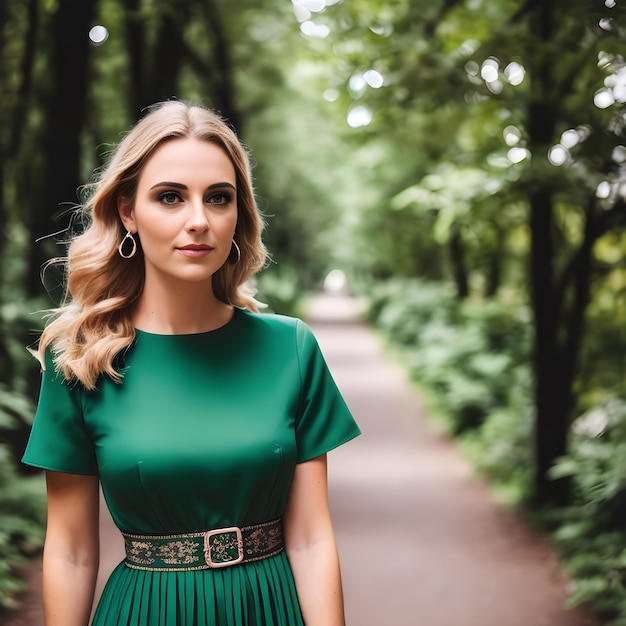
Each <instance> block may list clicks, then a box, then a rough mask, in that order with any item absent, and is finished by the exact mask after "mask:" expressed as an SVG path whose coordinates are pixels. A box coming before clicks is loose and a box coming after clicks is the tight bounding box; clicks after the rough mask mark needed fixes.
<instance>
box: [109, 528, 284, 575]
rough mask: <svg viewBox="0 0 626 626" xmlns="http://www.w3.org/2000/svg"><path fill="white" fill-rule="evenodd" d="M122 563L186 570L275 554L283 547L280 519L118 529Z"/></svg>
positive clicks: (155, 569)
mask: <svg viewBox="0 0 626 626" xmlns="http://www.w3.org/2000/svg"><path fill="white" fill-rule="evenodd" d="M122 535H123V536H124V547H125V548H126V559H125V561H124V562H125V564H126V566H127V567H130V568H132V569H140V570H147V571H153V572H189V571H193V570H201V569H214V568H219V567H228V566H230V565H236V564H237V563H249V562H250V561H258V560H260V559H267V558H268V557H270V556H275V555H276V554H279V553H280V552H282V551H283V550H284V547H285V545H284V541H283V524H282V519H281V518H280V517H279V518H277V519H274V520H271V521H269V522H263V523H261V524H252V525H251V526H242V527H241V528H239V527H237V526H231V527H229V528H217V529H216V530H207V531H204V532H195V533H185V534H180V535H133V534H130V533H125V532H122Z"/></svg>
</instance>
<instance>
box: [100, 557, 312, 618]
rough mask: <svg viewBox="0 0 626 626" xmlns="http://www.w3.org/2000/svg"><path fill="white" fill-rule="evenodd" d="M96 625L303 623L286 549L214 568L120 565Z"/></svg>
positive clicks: (111, 578)
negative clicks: (147, 568) (161, 569)
mask: <svg viewBox="0 0 626 626" xmlns="http://www.w3.org/2000/svg"><path fill="white" fill-rule="evenodd" d="M92 626H304V621H303V619H302V614H301V612H300V605H299V603H298V596H297V594H296V587H295V583H294V579H293V574H292V571H291V567H290V565H289V561H288V560H287V556H286V555H285V553H284V552H283V553H281V554H279V555H277V556H274V557H270V558H268V559H263V560H261V561H254V562H252V563H245V564H242V565H235V566H232V567H225V568H222V569H215V570H199V571H193V572H147V571H142V570H135V569H130V568H128V567H126V566H125V565H124V564H123V563H121V564H120V565H118V566H117V567H116V568H115V570H114V571H113V573H112V574H111V577H110V578H109V580H108V581H107V584H106V586H105V588H104V591H103V592H102V597H101V599H100V602H99V603H98V607H97V609H96V612H95V615H94V619H93V622H92Z"/></svg>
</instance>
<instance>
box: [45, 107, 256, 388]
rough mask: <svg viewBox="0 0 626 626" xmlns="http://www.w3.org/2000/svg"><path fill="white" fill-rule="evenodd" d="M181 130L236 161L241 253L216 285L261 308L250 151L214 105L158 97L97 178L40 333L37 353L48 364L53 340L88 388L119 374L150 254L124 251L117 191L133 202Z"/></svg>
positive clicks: (59, 365)
mask: <svg viewBox="0 0 626 626" xmlns="http://www.w3.org/2000/svg"><path fill="white" fill-rule="evenodd" d="M176 138H194V139H199V140H202V141H208V142H211V143H214V144H216V145H218V146H220V147H221V148H222V149H223V150H224V152H225V153H226V154H227V156H228V157H229V159H230V160H231V162H232V164H233V166H234V168H235V173H236V182H237V210H238V216H237V228H236V235H235V239H236V241H237V245H238V247H239V251H240V253H239V258H238V260H237V254H236V252H235V253H234V257H235V258H234V259H230V257H229V260H228V261H227V262H226V263H225V264H224V265H223V266H222V267H221V268H220V269H219V270H218V271H217V272H216V273H215V274H214V276H213V290H214V293H215V295H216V297H217V298H218V299H219V300H221V301H222V302H225V303H227V304H232V305H235V306H238V307H242V308H247V309H249V310H251V311H255V312H256V311H258V309H257V303H256V301H255V300H254V298H253V292H252V290H251V289H250V288H249V287H247V286H246V284H245V283H246V281H247V280H249V279H250V278H251V277H252V276H254V274H256V273H257V272H258V271H259V270H260V269H262V268H263V266H264V264H265V260H266V251H265V247H264V245H263V242H262V241H261V232H262V230H263V221H262V219H261V216H260V214H259V211H258V208H257V205H256V201H255V198H254V190H253V187H252V176H251V172H250V163H249V159H248V154H247V152H246V150H245V148H244V147H243V146H242V144H241V143H240V141H239V139H238V138H237V136H236V134H235V132H234V131H233V130H231V128H230V127H229V126H228V125H227V124H226V123H225V122H224V120H223V119H222V118H221V117H219V116H218V115H217V114H216V113H214V112H212V111H210V110H208V109H205V108H203V107H199V106H189V105H186V104H184V103H182V102H179V101H172V102H164V103H160V104H157V105H155V106H154V107H152V108H151V110H150V112H149V113H148V114H147V115H146V116H145V117H144V118H143V119H141V121H139V122H138V123H137V124H136V125H135V127H134V128H133V129H131V130H130V132H129V133H128V134H127V135H126V136H125V137H124V139H123V140H122V141H121V142H120V143H119V145H118V146H117V148H116V149H115V150H114V152H113V153H112V155H111V158H110V160H109V161H108V164H107V165H106V167H105V168H104V169H103V170H102V171H101V172H100V174H99V176H98V177H97V179H96V180H95V182H94V183H93V184H92V186H91V188H92V193H91V195H90V197H89V199H88V200H87V202H86V203H85V204H84V206H83V207H82V209H81V210H82V211H83V212H84V213H85V214H86V217H87V223H88V226H87V228H86V229H85V231H84V232H83V233H82V234H80V235H79V236H77V237H75V238H74V239H73V240H72V241H71V243H70V246H69V249H68V256H67V258H66V259H61V261H62V262H63V263H64V265H65V276H66V285H65V288H66V292H65V299H64V302H63V303H62V305H61V307H60V308H57V309H53V310H52V311H50V312H49V314H50V316H51V317H52V318H53V321H52V322H50V323H49V324H48V325H47V326H46V328H45V329H44V331H43V333H42V335H41V337H40V340H39V347H38V354H37V356H38V358H39V360H40V361H41V362H42V364H45V361H44V355H45V351H46V348H47V347H48V346H50V347H51V349H52V353H53V359H54V363H55V368H56V369H57V370H59V371H60V372H62V374H63V376H64V377H65V378H66V379H67V380H68V381H75V380H78V381H79V382H80V383H81V384H82V385H83V386H84V387H85V388H86V389H90V390H91V389H94V388H95V386H96V381H97V379H98V377H99V376H100V375H102V374H107V375H109V376H110V377H111V378H112V379H113V380H115V381H116V382H121V378H122V377H121V374H120V372H118V371H117V370H116V368H115V366H114V359H115V357H116V356H117V355H118V354H119V353H120V352H121V351H122V350H124V349H125V348H127V347H128V346H130V345H131V343H132V342H133V340H134V338H135V329H134V326H133V324H132V321H131V312H132V307H133V304H134V303H135V302H136V301H137V299H138V298H139V296H140V294H141V292H142V290H143V283H144V274H145V270H144V259H143V253H142V252H141V245H138V250H137V254H135V256H134V257H133V258H131V259H123V258H122V257H121V256H120V255H119V253H118V246H119V244H120V241H121V240H122V238H123V237H124V235H125V233H126V231H125V229H124V227H123V225H122V222H121V220H120V217H119V214H118V199H120V198H126V199H128V200H130V202H131V203H134V200H135V194H136V190H137V184H138V180H139V176H140V174H141V172H142V170H143V167H144V165H145V163H146V161H147V159H149V158H150V156H151V155H152V153H153V152H154V151H155V150H156V149H157V147H159V146H160V145H161V144H162V143H163V142H165V141H168V140H171V139H176ZM57 261H58V260H57ZM53 262H54V261H53Z"/></svg>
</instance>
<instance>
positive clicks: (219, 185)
mask: <svg viewBox="0 0 626 626" xmlns="http://www.w3.org/2000/svg"><path fill="white" fill-rule="evenodd" d="M158 187H170V188H174V189H183V190H187V189H188V187H187V185H183V184H182V183H172V182H168V181H163V182H161V183H157V184H156V185H152V187H150V190H152V189H157V188H158ZM224 187H229V188H230V189H232V190H233V191H237V189H236V188H235V186H234V185H231V184H230V183H226V182H224V183H214V184H212V185H209V186H208V187H207V191H208V190H209V189H218V188H219V189H223V188H224Z"/></svg>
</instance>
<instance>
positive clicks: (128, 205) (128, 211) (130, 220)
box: [117, 197, 137, 233]
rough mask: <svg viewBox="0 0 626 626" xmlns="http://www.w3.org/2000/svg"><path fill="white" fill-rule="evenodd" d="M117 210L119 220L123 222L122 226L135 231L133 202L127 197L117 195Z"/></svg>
mask: <svg viewBox="0 0 626 626" xmlns="http://www.w3.org/2000/svg"><path fill="white" fill-rule="evenodd" d="M117 212H118V213H119V216H120V220H122V224H124V228H125V229H126V230H128V231H130V232H131V233H136V232H137V226H136V224H135V216H134V211H133V204H132V202H131V201H130V199H129V198H124V197H119V198H118V199H117Z"/></svg>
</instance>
